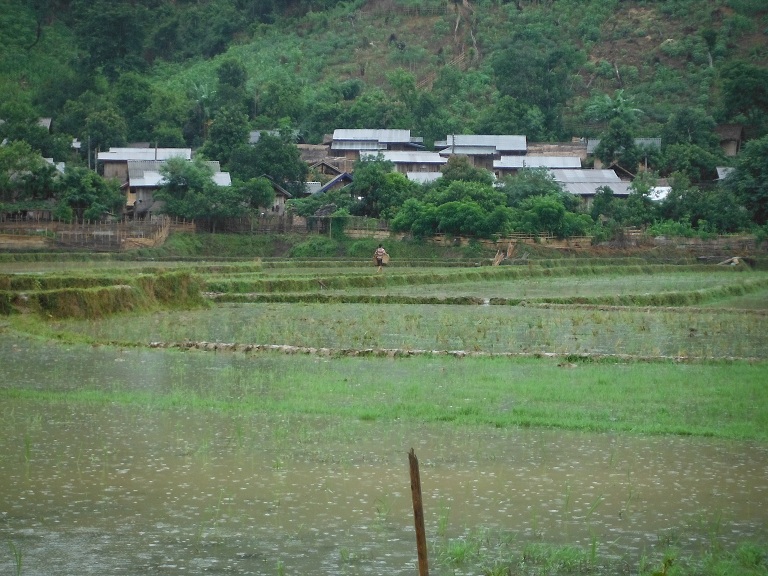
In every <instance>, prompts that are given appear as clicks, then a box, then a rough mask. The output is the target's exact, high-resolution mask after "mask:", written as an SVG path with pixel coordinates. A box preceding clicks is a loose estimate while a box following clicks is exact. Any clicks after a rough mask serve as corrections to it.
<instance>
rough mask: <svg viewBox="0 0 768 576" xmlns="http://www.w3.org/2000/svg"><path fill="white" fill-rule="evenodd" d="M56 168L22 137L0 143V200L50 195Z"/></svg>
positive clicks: (33, 198) (47, 196)
mask: <svg viewBox="0 0 768 576" xmlns="http://www.w3.org/2000/svg"><path fill="white" fill-rule="evenodd" d="M55 172H56V169H55V168H54V167H53V166H51V165H50V164H48V163H47V162H46V161H45V160H44V159H43V157H42V156H40V153H38V152H35V151H34V150H33V149H32V147H31V146H30V145H29V144H28V143H27V142H24V141H22V140H16V141H13V142H9V143H8V144H6V145H5V146H0V201H4V202H19V201H24V200H37V199H43V198H49V197H51V195H52V193H53V186H54V181H53V178H54V174H55Z"/></svg>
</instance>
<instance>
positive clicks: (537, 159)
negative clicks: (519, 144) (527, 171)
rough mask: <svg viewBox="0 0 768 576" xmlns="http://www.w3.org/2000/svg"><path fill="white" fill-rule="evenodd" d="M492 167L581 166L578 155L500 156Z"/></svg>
mask: <svg viewBox="0 0 768 576" xmlns="http://www.w3.org/2000/svg"><path fill="white" fill-rule="evenodd" d="M493 167H494V168H512V169H515V168H581V159H580V158H579V157H578V156H502V157H501V160H494V161H493Z"/></svg>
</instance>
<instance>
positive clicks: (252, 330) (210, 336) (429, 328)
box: [54, 304, 768, 359]
mask: <svg viewBox="0 0 768 576" xmlns="http://www.w3.org/2000/svg"><path fill="white" fill-rule="evenodd" d="M767 323H768V316H765V315H764V314H762V313H760V312H759V311H749V310H743V311H739V310H728V311H724V310H715V309H713V310H712V311H711V312H709V311H708V312H706V313H702V312H701V311H699V310H686V309H684V308H679V309H674V310H665V309H658V308H637V309H623V310H610V309H607V310H602V309H597V308H595V309H581V308H576V307H569V308H563V307H553V308H551V309H547V308H538V307H526V306H454V305H438V306H432V305H400V304H386V305H370V304H299V305H297V304H221V305H216V306H215V307H213V308H211V309H210V310H195V311H186V312H184V311H182V312H176V311H174V312H170V311H169V312H160V313H157V314H155V315H154V316H153V318H152V320H151V321H149V322H148V321H147V318H146V317H141V316H136V317H111V318H105V319H103V320H96V321H82V320H71V321H63V322H59V323H56V324H54V327H55V328H59V329H62V330H65V331H67V332H75V333H80V334H84V335H87V336H88V337H90V338H96V339H98V340H100V341H117V342H138V343H142V344H146V343H148V342H151V341H160V342H183V341H185V340H193V341H208V342H225V343H235V342H238V343H249V344H291V345H295V346H316V347H329V348H366V347H373V346H376V347H381V348H400V349H413V350H419V349H420V350H466V351H484V352H495V353H538V352H541V353H559V354H582V353H584V354H627V355H637V356H647V357H670V356H692V357H706V358H733V357H740V358H761V359H762V358H766V354H768V331H766V324H767Z"/></svg>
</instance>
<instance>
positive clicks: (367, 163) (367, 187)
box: [349, 155, 394, 218]
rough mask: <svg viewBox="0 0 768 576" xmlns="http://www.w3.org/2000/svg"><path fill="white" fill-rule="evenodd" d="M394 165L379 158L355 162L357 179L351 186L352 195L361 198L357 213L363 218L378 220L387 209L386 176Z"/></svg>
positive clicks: (367, 158) (374, 157)
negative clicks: (385, 208) (384, 209)
mask: <svg viewBox="0 0 768 576" xmlns="http://www.w3.org/2000/svg"><path fill="white" fill-rule="evenodd" d="M393 168H394V164H392V162H389V161H388V160H384V159H382V157H381V155H379V156H363V157H362V158H360V160H358V161H357V162H355V179H354V180H353V181H352V184H350V186H349V190H350V193H351V194H352V196H354V197H358V198H360V203H359V205H358V206H357V207H356V212H357V213H359V214H360V215H363V216H370V217H372V218H378V217H379V216H380V215H381V211H382V209H383V208H384V207H385V205H384V204H383V202H385V200H384V199H385V196H386V193H385V190H386V187H385V182H386V176H387V174H389V173H390V172H392V170H393Z"/></svg>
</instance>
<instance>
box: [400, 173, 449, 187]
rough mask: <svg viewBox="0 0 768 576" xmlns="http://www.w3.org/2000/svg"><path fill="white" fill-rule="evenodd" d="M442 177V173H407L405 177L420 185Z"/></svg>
mask: <svg viewBox="0 0 768 576" xmlns="http://www.w3.org/2000/svg"><path fill="white" fill-rule="evenodd" d="M442 175H443V173H442V172H406V174H405V177H406V178H408V180H412V181H414V182H418V183H419V184H427V183H429V182H434V181H435V180H437V179H438V178H440V177H441V176H442Z"/></svg>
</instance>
